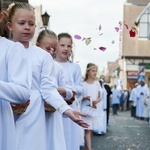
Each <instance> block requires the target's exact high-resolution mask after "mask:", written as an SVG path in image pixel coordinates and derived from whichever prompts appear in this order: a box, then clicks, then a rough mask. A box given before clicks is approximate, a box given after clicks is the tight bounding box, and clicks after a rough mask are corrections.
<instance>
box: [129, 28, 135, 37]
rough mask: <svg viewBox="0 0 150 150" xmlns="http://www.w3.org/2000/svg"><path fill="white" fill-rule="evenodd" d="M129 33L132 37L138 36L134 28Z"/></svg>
mask: <svg viewBox="0 0 150 150" xmlns="http://www.w3.org/2000/svg"><path fill="white" fill-rule="evenodd" d="M129 34H130V37H135V36H136V33H135V31H134V30H132V29H131V30H130V31H129Z"/></svg>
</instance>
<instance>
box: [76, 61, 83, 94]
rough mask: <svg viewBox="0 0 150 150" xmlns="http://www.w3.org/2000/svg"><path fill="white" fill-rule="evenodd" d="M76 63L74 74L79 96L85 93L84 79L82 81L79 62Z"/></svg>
mask: <svg viewBox="0 0 150 150" xmlns="http://www.w3.org/2000/svg"><path fill="white" fill-rule="evenodd" d="M75 65H76V71H75V75H74V81H75V86H74V88H75V92H76V94H77V97H79V96H80V95H82V94H83V93H84V88H83V81H82V73H81V68H80V66H79V65H78V64H75Z"/></svg>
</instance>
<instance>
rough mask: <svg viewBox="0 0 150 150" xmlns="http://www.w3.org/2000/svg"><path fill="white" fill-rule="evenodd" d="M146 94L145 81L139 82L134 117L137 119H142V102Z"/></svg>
mask: <svg viewBox="0 0 150 150" xmlns="http://www.w3.org/2000/svg"><path fill="white" fill-rule="evenodd" d="M146 93H147V86H145V81H144V80H141V81H140V85H139V86H138V87H137V107H136V108H137V109H136V117H137V118H138V119H142V120H143V119H144V118H143V111H144V107H145V106H144V103H143V102H142V100H143V99H144V98H145V97H146Z"/></svg>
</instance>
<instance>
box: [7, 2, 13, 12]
mask: <svg viewBox="0 0 150 150" xmlns="http://www.w3.org/2000/svg"><path fill="white" fill-rule="evenodd" d="M14 5H15V3H11V4H10V5H9V6H8V8H7V11H10V10H11V9H12V7H13V6H14Z"/></svg>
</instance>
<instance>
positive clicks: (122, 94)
mask: <svg viewBox="0 0 150 150" xmlns="http://www.w3.org/2000/svg"><path fill="white" fill-rule="evenodd" d="M123 103H124V92H123V90H121V95H120V107H119V108H120V111H123V110H124V109H123Z"/></svg>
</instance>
